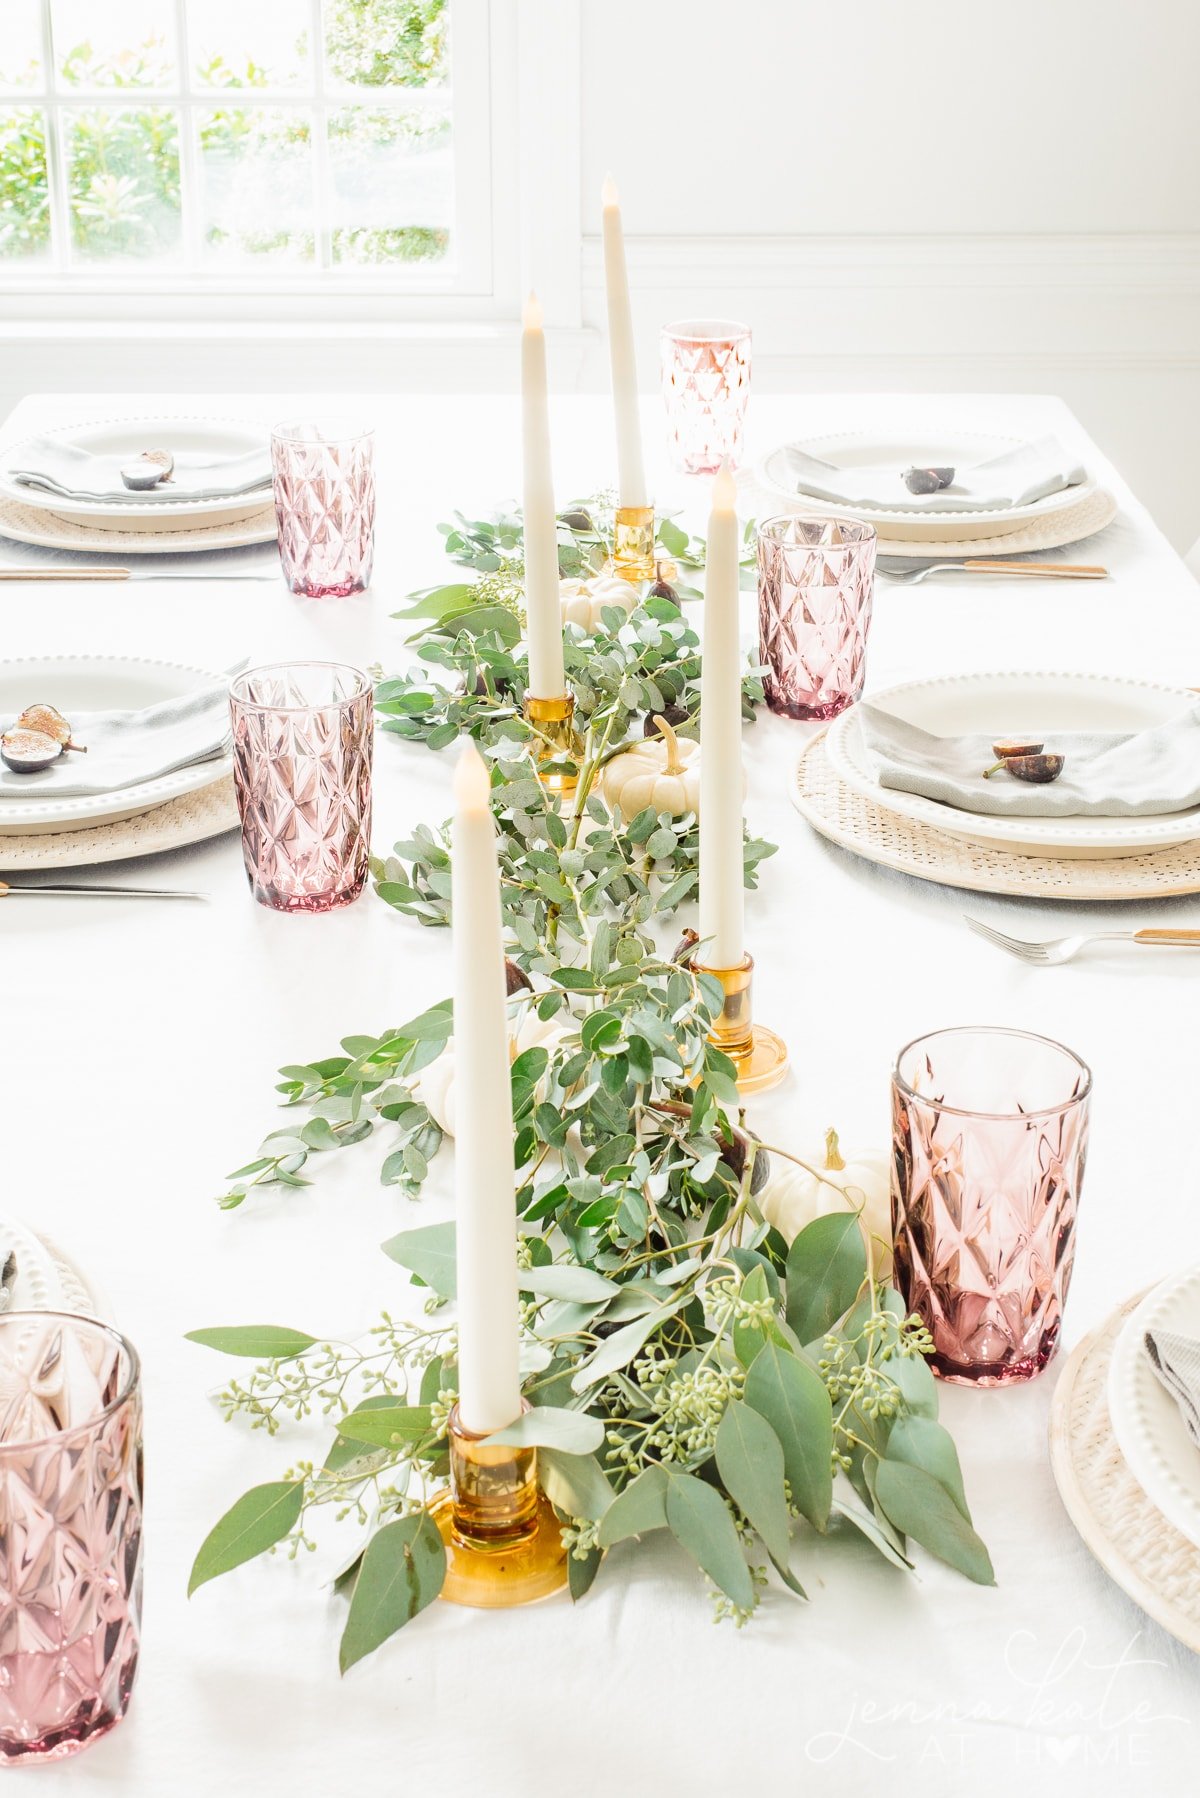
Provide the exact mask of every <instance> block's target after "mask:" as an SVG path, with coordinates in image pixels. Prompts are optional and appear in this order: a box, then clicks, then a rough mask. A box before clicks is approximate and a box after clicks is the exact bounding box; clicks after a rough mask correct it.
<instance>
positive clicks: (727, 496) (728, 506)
mask: <svg viewBox="0 0 1200 1798" xmlns="http://www.w3.org/2000/svg"><path fill="white" fill-rule="evenodd" d="M712 509H713V511H714V512H736V511H737V482H736V481H735V480H734V478H733V470H732V468H730V466H729V462H728V459H726V460H725V461H723V462H722V463H721V466H720V468H719V469H718V470H717V472H716V474H715V476H714V477H713V484H712Z"/></svg>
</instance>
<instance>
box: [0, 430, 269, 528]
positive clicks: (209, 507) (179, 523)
mask: <svg viewBox="0 0 1200 1798" xmlns="http://www.w3.org/2000/svg"><path fill="white" fill-rule="evenodd" d="M41 435H43V436H46V437H52V438H57V439H58V440H60V441H61V442H62V443H64V444H70V445H72V446H74V447H75V448H78V449H83V450H90V451H92V452H93V453H96V454H116V455H120V456H122V457H127V458H129V459H130V460H132V459H133V458H134V457H136V456H137V455H139V454H140V453H141V452H142V451H143V450H146V449H156V448H163V449H169V450H171V451H173V452H179V451H187V450H191V451H196V452H199V453H201V454H204V455H206V456H209V457H212V458H213V459H214V460H217V459H219V458H222V457H229V458H230V459H232V458H234V457H236V456H242V455H245V454H246V453H247V451H250V450H254V449H260V448H261V447H262V446H263V444H264V442H265V440H266V437H267V432H266V429H265V427H264V426H263V425H261V424H254V423H251V422H248V421H246V420H244V419H220V418H217V419H214V418H182V417H164V416H162V415H158V416H155V417H147V418H120V419H107V420H102V421H99V422H96V423H92V424H86V425H70V426H65V427H63V428H62V429H60V430H56V431H46V432H43V433H41ZM28 441H29V440H28V439H22V441H21V442H19V443H15V444H12V445H10V447H9V448H8V449H6V450H5V451H4V452H3V453H2V454H0V536H4V537H11V538H13V539H14V540H15V541H17V542H18V543H36V544H39V545H41V546H42V547H43V548H47V549H73V550H85V551H89V552H91V553H93V554H105V555H116V556H122V557H124V556H135V555H151V554H154V555H161V554H163V553H164V552H175V553H179V552H187V551H189V550H198V551H199V550H211V549H242V548H244V547H245V546H246V545H248V544H251V543H267V542H269V541H270V540H271V539H272V538H273V537H274V536H275V509H274V504H273V501H272V498H271V494H270V491H269V490H260V491H258V492H255V493H250V494H242V495H240V496H232V495H227V496H225V497H218V498H215V499H193V500H186V499H163V498H156V499H154V500H146V501H144V502H141V503H139V502H138V501H136V500H129V501H127V500H124V499H122V500H111V501H105V500H98V499H63V498H60V496H59V495H57V494H54V493H42V492H39V491H38V490H37V489H36V488H33V487H26V486H23V485H21V484H20V483H18V482H17V481H15V480H14V479H13V477H12V471H13V469H16V468H22V467H28V466H29V457H28V451H27V446H28Z"/></svg>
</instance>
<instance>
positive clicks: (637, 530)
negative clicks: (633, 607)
mask: <svg viewBox="0 0 1200 1798" xmlns="http://www.w3.org/2000/svg"><path fill="white" fill-rule="evenodd" d="M612 565H613V573H614V574H619V575H620V577H621V579H622V580H623V581H652V580H653V579H654V507H653V506H618V507H617V509H616V511H615V512H614V514H613V557H612Z"/></svg>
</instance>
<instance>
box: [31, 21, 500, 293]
mask: <svg viewBox="0 0 1200 1798" xmlns="http://www.w3.org/2000/svg"><path fill="white" fill-rule="evenodd" d="M3 12H4V21H3V24H4V31H3V38H2V40H0V285H3V286H4V287H7V288H9V289H10V290H12V289H14V288H17V287H20V286H22V285H29V286H36V287H38V288H41V289H45V288H47V287H51V288H52V287H54V286H56V285H68V284H69V286H70V287H71V288H79V287H81V286H89V285H90V286H91V287H92V288H99V289H104V288H119V287H126V288H127V287H130V286H136V287H137V288H139V289H142V290H145V289H146V288H147V287H149V288H151V289H154V288H160V289H164V290H173V289H182V288H191V289H193V290H194V289H196V288H197V287H200V288H211V289H222V290H228V289H233V290H235V291H236V290H241V289H251V290H254V289H261V288H262V287H264V286H269V287H271V288H272V289H275V290H280V289H283V290H289V289H294V290H298V291H302V290H306V289H307V290H309V291H311V290H312V289H313V288H314V287H317V288H319V289H321V290H323V291H331V290H332V291H337V290H338V289H339V288H345V287H348V286H354V287H355V288H356V289H360V290H361V289H362V288H364V287H366V288H380V289H385V290H401V291H417V292H440V293H446V294H456V293H461V294H471V293H483V292H485V291H487V289H488V285H489V282H490V278H491V266H490V265H491V236H492V232H491V205H490V187H491V174H490V160H491V158H490V127H489V69H488V3H487V0H3Z"/></svg>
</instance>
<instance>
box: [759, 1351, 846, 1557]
mask: <svg viewBox="0 0 1200 1798" xmlns="http://www.w3.org/2000/svg"><path fill="white" fill-rule="evenodd" d="M745 1401H746V1403H747V1404H748V1405H749V1406H751V1408H752V1409H753V1410H755V1411H757V1412H758V1414H759V1416H760V1417H764V1418H765V1419H766V1421H767V1422H768V1423H769V1424H770V1426H771V1428H772V1430H773V1431H774V1432H775V1435H776V1436H777V1438H778V1440H779V1444H780V1447H781V1449H782V1450H783V1464H784V1469H785V1471H786V1473H787V1480H788V1485H789V1486H790V1487H791V1489H792V1500H793V1502H794V1503H795V1505H796V1506H797V1507H798V1509H799V1510H800V1511H801V1512H802V1513H803V1514H804V1516H805V1517H807V1518H808V1520H809V1522H810V1523H812V1524H814V1525H815V1526H816V1528H817V1529H819V1530H823V1529H824V1528H825V1525H826V1523H827V1521H828V1518H829V1507H830V1504H831V1502H832V1498H833V1408H832V1405H831V1404H830V1400H829V1394H828V1392H827V1391H826V1390H825V1386H824V1383H823V1381H822V1380H821V1378H820V1375H819V1374H817V1373H815V1372H814V1370H813V1369H812V1368H811V1367H810V1366H809V1364H808V1362H807V1361H803V1360H801V1359H800V1358H799V1357H798V1356H796V1355H793V1354H790V1353H789V1352H788V1351H787V1350H786V1349H782V1348H780V1346H779V1344H778V1343H775V1342H766V1343H764V1344H763V1347H762V1350H761V1352H760V1353H759V1354H758V1355H756V1356H755V1358H754V1362H753V1365H752V1366H751V1368H750V1370H749V1372H748V1373H747V1375H746V1385H745Z"/></svg>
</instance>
